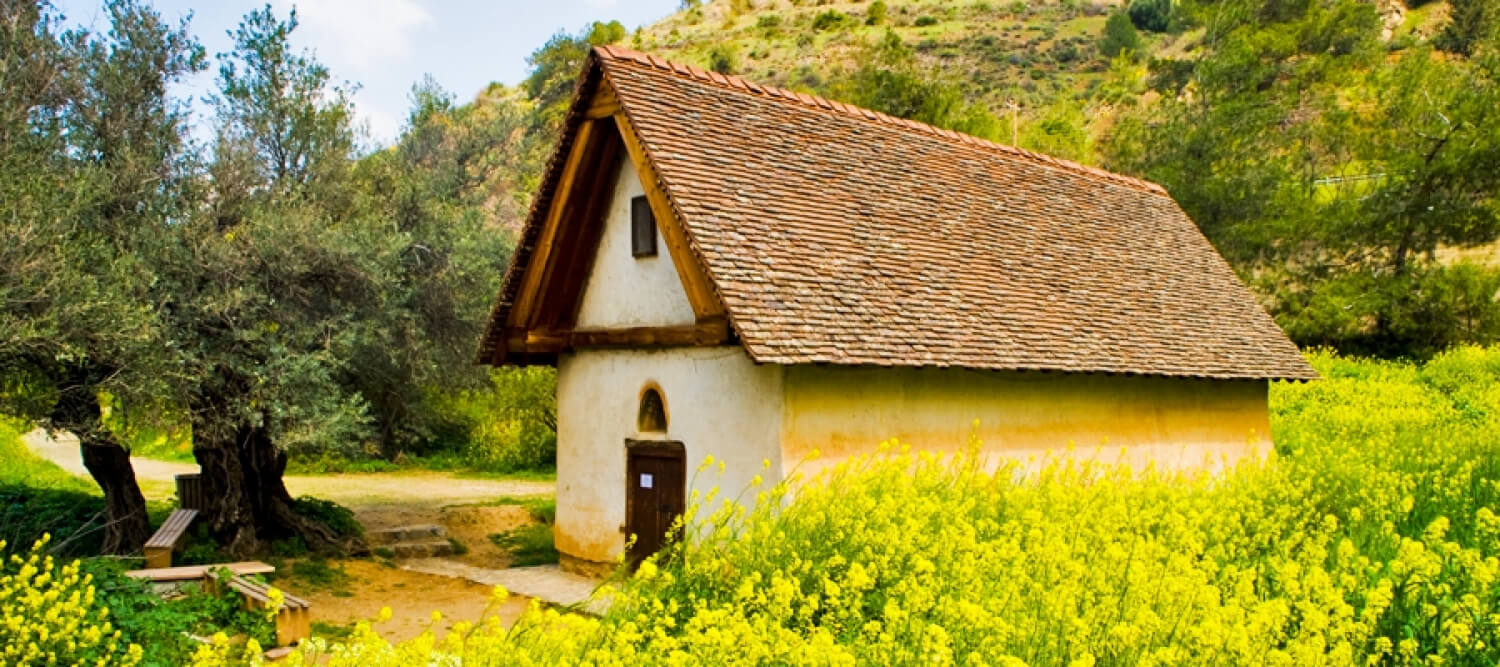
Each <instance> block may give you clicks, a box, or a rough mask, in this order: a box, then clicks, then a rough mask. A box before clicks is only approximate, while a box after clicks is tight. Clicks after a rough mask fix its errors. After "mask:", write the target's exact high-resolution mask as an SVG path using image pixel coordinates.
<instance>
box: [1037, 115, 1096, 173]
mask: <svg viewBox="0 0 1500 667" xmlns="http://www.w3.org/2000/svg"><path fill="white" fill-rule="evenodd" d="M1020 140H1021V146H1022V147H1024V148H1028V149H1031V150H1034V151H1039V152H1042V153H1046V154H1047V155H1054V156H1057V157H1060V158H1066V159H1069V160H1074V161H1078V162H1087V161H1088V159H1089V156H1090V155H1091V154H1092V152H1093V150H1092V146H1091V144H1092V140H1091V138H1090V137H1089V133H1088V117H1087V116H1086V115H1085V113H1084V110H1083V108H1082V107H1080V106H1078V105H1076V104H1072V103H1069V102H1067V101H1059V102H1057V103H1056V104H1054V105H1052V106H1051V107H1049V108H1047V109H1043V110H1042V111H1041V112H1040V113H1038V114H1037V115H1036V117H1035V118H1033V119H1032V121H1031V122H1028V123H1027V124H1026V125H1025V126H1024V127H1022V128H1021V137H1020Z"/></svg>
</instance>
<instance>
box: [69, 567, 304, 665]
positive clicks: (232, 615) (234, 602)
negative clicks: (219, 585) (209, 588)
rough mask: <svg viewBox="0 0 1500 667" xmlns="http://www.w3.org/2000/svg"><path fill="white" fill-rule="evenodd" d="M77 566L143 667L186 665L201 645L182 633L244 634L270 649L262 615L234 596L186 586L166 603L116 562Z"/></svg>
mask: <svg viewBox="0 0 1500 667" xmlns="http://www.w3.org/2000/svg"><path fill="white" fill-rule="evenodd" d="M83 564H84V571H85V572H87V573H88V574H89V575H91V576H93V578H94V585H95V587H96V589H97V591H98V593H97V595H98V599H99V600H100V601H101V602H102V604H103V605H104V606H105V607H107V608H108V609H109V612H110V613H109V618H110V620H111V621H112V622H113V623H114V625H115V627H116V628H118V629H119V630H120V632H121V634H122V639H123V641H125V642H129V643H133V644H137V645H139V646H140V647H141V648H142V649H143V651H142V655H143V657H144V660H143V661H142V663H141V664H143V665H161V666H164V667H165V666H168V665H183V664H190V663H192V662H193V661H192V656H193V653H194V652H195V651H196V650H197V649H198V647H200V646H201V644H199V643H198V642H196V641H194V640H193V639H192V638H191V637H189V636H187V633H192V634H195V635H198V636H202V637H208V636H212V635H213V634H214V633H216V632H223V633H225V634H226V635H230V636H234V635H244V636H246V637H248V638H252V639H254V640H255V641H257V642H259V643H260V645H261V646H265V647H270V646H275V645H276V628H275V626H274V625H273V624H272V623H271V621H270V620H269V619H268V618H266V615H265V613H264V612H261V611H259V610H250V609H246V608H245V607H244V604H243V602H242V601H241V600H240V599H239V596H237V595H224V596H214V595H210V594H208V593H205V592H204V591H203V590H202V589H201V588H200V587H199V586H197V585H189V586H187V587H186V588H185V589H183V591H182V593H183V594H182V595H178V596H174V597H171V598H170V599H166V598H163V597H162V596H161V595H159V594H157V593H156V592H154V591H152V590H151V585H150V583H149V582H146V581H142V580H138V579H131V578H129V577H126V576H124V574H123V572H124V570H125V569H126V566H125V565H123V564H122V563H120V562H119V561H109V560H89V561H83Z"/></svg>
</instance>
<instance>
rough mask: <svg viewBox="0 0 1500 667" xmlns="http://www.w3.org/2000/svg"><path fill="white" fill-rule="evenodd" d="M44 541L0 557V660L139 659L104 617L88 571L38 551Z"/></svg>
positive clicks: (105, 612) (134, 648) (137, 652)
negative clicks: (24, 549) (6, 556)
mask: <svg viewBox="0 0 1500 667" xmlns="http://www.w3.org/2000/svg"><path fill="white" fill-rule="evenodd" d="M48 541H49V540H48V538H46V537H43V538H42V539H41V540H38V541H37V542H36V543H35V544H33V545H32V547H31V549H30V550H28V551H26V552H24V553H19V554H12V555H11V556H10V557H9V558H0V663H4V664H8V665H29V664H76V663H83V662H89V663H95V662H97V663H99V664H118V665H135V664H139V663H140V661H141V656H142V651H141V647H140V646H136V645H131V644H129V643H127V642H126V641H124V640H123V636H122V634H121V632H120V631H119V630H118V629H116V628H115V626H114V625H113V624H112V623H111V622H110V610H109V609H108V608H107V607H106V606H105V605H104V604H103V601H102V600H100V599H99V597H98V594H97V591H96V590H95V588H94V580H93V577H92V576H91V575H88V574H85V573H84V572H82V570H81V567H80V565H79V563H78V562H77V561H73V562H70V563H58V562H56V561H54V560H53V559H52V557H51V556H47V555H44V551H45V549H46V548H47V542H48ZM4 550H5V543H4V542H0V552H3V551H4Z"/></svg>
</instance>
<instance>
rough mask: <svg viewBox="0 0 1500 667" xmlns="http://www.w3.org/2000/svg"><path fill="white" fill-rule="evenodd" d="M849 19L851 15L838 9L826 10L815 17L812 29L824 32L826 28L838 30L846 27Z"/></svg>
mask: <svg viewBox="0 0 1500 667" xmlns="http://www.w3.org/2000/svg"><path fill="white" fill-rule="evenodd" d="M848 20H849V15H848V14H845V13H843V12H841V11H838V10H837V9H830V10H827V11H824V12H822V13H820V14H818V15H817V16H814V17H813V20H812V29H813V30H816V31H819V32H822V31H824V30H837V29H839V28H842V27H844V24H845V23H847V22H848Z"/></svg>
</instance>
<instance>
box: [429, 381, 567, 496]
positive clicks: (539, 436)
mask: <svg viewBox="0 0 1500 667" xmlns="http://www.w3.org/2000/svg"><path fill="white" fill-rule="evenodd" d="M556 394H557V372H556V371H555V370H554V369H551V368H545V367H539V366H531V367H527V368H497V369H495V370H494V371H492V372H491V373H490V386H489V387H488V388H486V389H484V390H480V391H462V392H453V393H445V394H440V395H436V396H434V397H433V398H432V400H433V401H434V402H435V403H436V404H437V405H438V407H437V408H436V410H437V411H439V412H440V413H442V414H443V415H445V416H446V417H447V418H448V419H449V420H450V421H452V422H453V423H455V424H456V425H457V429H456V432H455V433H454V434H453V435H451V436H450V437H451V438H452V439H453V440H454V441H455V442H456V443H457V444H456V446H455V447H453V449H454V450H457V452H458V454H459V456H460V457H461V458H460V459H459V461H458V462H459V463H462V464H463V465H462V467H465V468H468V469H471V470H478V471H483V472H514V471H520V470H547V469H551V468H552V467H553V466H554V465H556V461H557V405H556ZM450 451H451V450H450Z"/></svg>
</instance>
